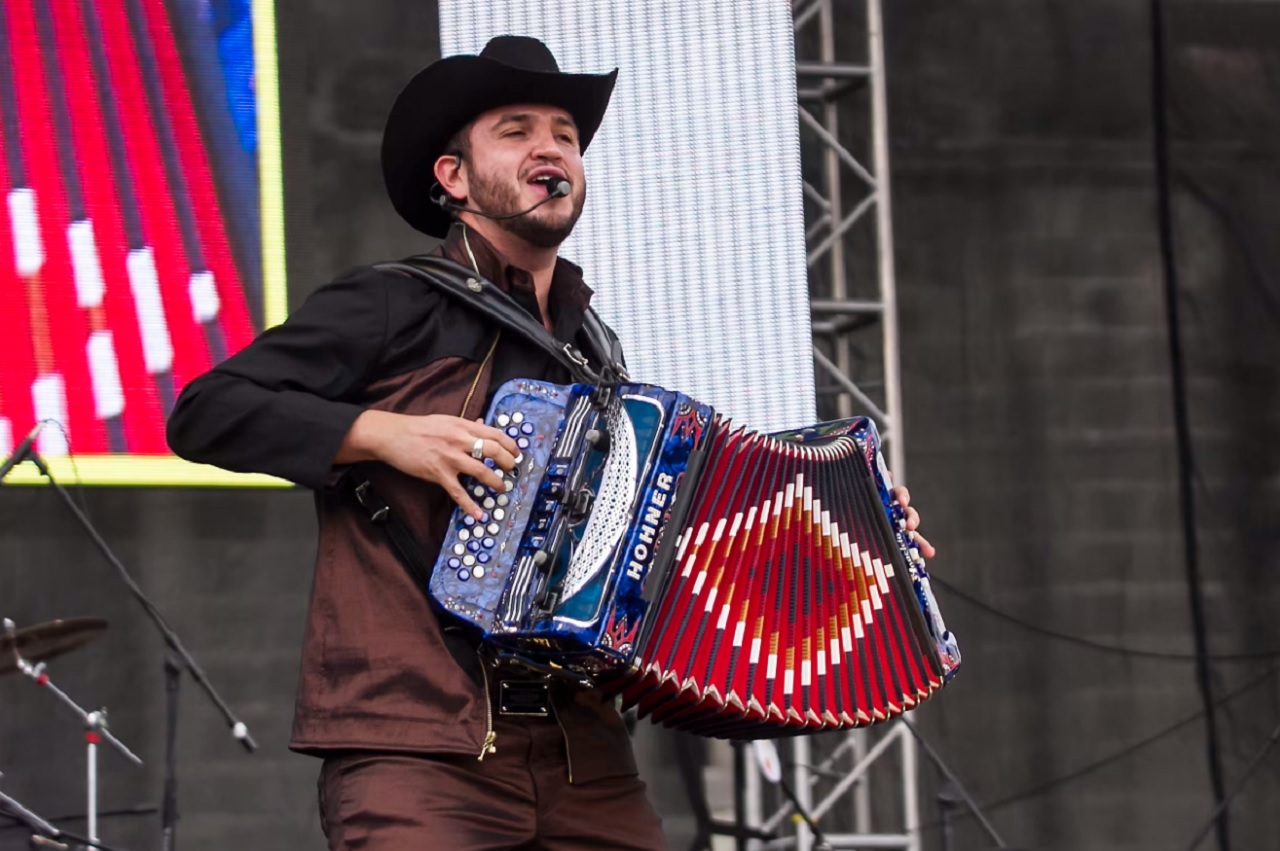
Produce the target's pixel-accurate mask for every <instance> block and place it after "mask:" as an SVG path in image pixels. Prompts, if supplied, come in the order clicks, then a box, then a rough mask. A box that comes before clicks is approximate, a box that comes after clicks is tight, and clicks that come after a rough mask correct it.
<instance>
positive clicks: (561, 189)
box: [547, 178, 572, 198]
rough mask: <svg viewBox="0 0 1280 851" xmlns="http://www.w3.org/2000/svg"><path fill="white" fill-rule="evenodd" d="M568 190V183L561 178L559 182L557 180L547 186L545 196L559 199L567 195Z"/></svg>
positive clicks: (569, 187)
mask: <svg viewBox="0 0 1280 851" xmlns="http://www.w3.org/2000/svg"><path fill="white" fill-rule="evenodd" d="M570 189H572V187H571V186H570V185H569V181H567V180H565V179H564V178H561V179H560V180H557V181H556V182H554V183H552V184H549V185H548V186H547V194H548V195H550V196H551V197H552V198H560V197H562V196H565V195H568V194H569V190H570Z"/></svg>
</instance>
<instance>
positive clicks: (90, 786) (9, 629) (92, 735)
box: [4, 618, 142, 842]
mask: <svg viewBox="0 0 1280 851" xmlns="http://www.w3.org/2000/svg"><path fill="white" fill-rule="evenodd" d="M4 631H5V634H6V635H8V636H9V638H10V639H11V640H12V641H13V659H14V663H15V664H16V665H17V667H18V671H19V672H21V673H22V674H23V675H24V676H26V677H28V678H30V679H31V681H32V682H34V683H35V684H36V685H38V686H41V687H43V688H46V689H48V690H49V691H50V692H51V693H52V694H53V696H54V697H56V698H57V699H58V700H59V701H60V702H61V703H62V704H63V705H64V706H66V707H67V708H68V709H70V710H71V711H72V712H74V713H75V714H76V715H77V716H78V717H79V718H80V722H81V723H82V724H84V743H85V771H86V781H87V782H86V789H87V795H88V798H87V801H86V807H85V813H86V814H87V816H88V825H87V828H86V829H87V830H88V832H89V839H91V840H93V841H94V842H97V841H98V744H99V743H100V742H103V741H105V742H107V744H109V745H111V746H112V747H114V748H115V749H116V750H118V751H119V752H120V753H121V754H122V755H123V756H124V757H125V758H126V759H128V760H129V761H130V762H132V763H133V764H134V765H142V760H141V759H139V758H138V756H137V754H135V753H134V752H133V751H131V750H129V748H128V747H126V746H125V744H124V742H122V741H120V740H119V739H117V738H116V737H115V736H114V735H113V734H112V732H111V731H110V730H109V729H107V710H106V709H98V710H95V711H93V712H89V711H88V710H86V709H84V708H82V707H81V706H80V704H78V703H76V702H75V701H74V700H72V699H71V696H70V695H68V694H67V693H66V692H65V691H63V690H62V689H60V688H58V687H57V686H56V685H54V683H53V680H52V679H51V678H50V676H49V670H48V668H47V667H46V666H45V663H44V662H40V663H38V664H35V665H33V664H31V663H30V662H28V661H27V660H26V659H25V658H23V656H22V653H21V652H20V651H19V650H18V643H17V632H16V631H15V624H14V622H13V621H11V620H9V619H8V618H5V619H4Z"/></svg>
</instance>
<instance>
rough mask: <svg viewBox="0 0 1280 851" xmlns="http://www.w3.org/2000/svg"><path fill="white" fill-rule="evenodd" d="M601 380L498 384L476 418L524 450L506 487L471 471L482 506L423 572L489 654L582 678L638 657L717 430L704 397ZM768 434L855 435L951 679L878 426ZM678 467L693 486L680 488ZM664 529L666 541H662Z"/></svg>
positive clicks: (812, 438)
mask: <svg viewBox="0 0 1280 851" xmlns="http://www.w3.org/2000/svg"><path fill="white" fill-rule="evenodd" d="M595 392H596V390H595V388H593V387H591V386H587V385H568V386H560V385H553V384H547V383H545V382H539V381H532V380H526V379H517V380H514V381H510V382H507V383H506V384H504V385H503V386H502V387H500V388H499V389H498V391H497V393H496V394H495V396H494V401H493V404H492V405H491V407H490V410H489V414H488V417H487V420H486V421H487V422H488V423H489V424H490V425H493V426H495V427H498V428H502V429H504V430H505V431H506V432H507V434H508V435H510V436H512V438H513V439H515V440H517V441H518V444H519V446H520V447H521V450H522V453H523V456H522V458H521V459H520V462H519V463H518V465H517V469H516V471H515V473H514V475H508V476H507V481H508V482H509V485H508V489H507V490H506V491H505V492H493V491H489V490H487V489H486V488H484V487H483V486H481V485H478V484H477V483H475V482H474V481H471V482H469V485H468V486H469V488H470V489H471V492H472V494H473V496H474V497H475V498H476V500H477V501H478V502H480V503H481V504H482V506H483V507H484V509H485V512H486V514H485V517H484V519H483V520H481V521H476V520H474V519H473V518H471V517H468V516H466V515H464V513H463V512H462V511H460V510H458V511H455V512H454V517H453V522H452V524H451V526H450V529H449V532H448V534H447V536H446V538H445V541H444V544H443V547H442V549H441V554H440V557H439V560H438V562H437V564H436V567H435V571H434V573H433V575H432V580H431V586H430V591H431V595H432V596H433V598H434V599H435V600H436V602H437V603H438V604H439V605H440V606H441V607H443V608H444V609H445V610H446V611H448V612H450V613H452V614H453V615H455V616H456V617H458V618H460V619H461V620H462V621H463V622H464V623H467V624H469V625H471V626H472V627H474V628H475V629H476V630H478V631H479V633H480V636H481V638H482V639H483V640H484V642H485V644H486V645H488V646H490V647H491V648H494V649H495V650H497V651H498V652H499V653H503V654H506V655H508V656H511V657H513V658H515V659H517V660H519V661H522V662H524V663H526V664H529V665H532V666H533V667H540V668H543V669H544V670H545V669H551V668H555V669H563V670H566V671H568V672H572V673H573V674H575V675H578V676H582V677H588V678H589V677H591V676H594V675H596V674H602V673H606V672H619V671H626V670H628V668H629V667H634V666H635V665H636V664H639V663H640V661H642V660H637V659H636V658H635V656H636V651H637V648H638V647H639V646H641V645H643V643H644V640H645V638H646V636H647V633H648V631H649V630H651V629H652V628H653V627H654V624H653V623H647V622H646V619H645V617H646V614H648V613H649V611H650V606H651V603H653V602H654V601H655V600H656V599H658V598H659V595H661V594H662V592H663V584H664V579H665V572H666V570H667V568H668V566H669V565H670V564H671V562H672V560H673V558H675V557H676V556H675V555H674V553H673V551H674V550H675V549H676V546H675V544H676V541H675V539H676V538H677V536H678V535H679V534H680V525H681V523H682V522H683V515H682V509H687V508H688V503H690V502H692V501H694V500H695V499H697V498H699V497H698V491H699V490H700V483H699V482H698V481H697V478H698V476H697V473H698V466H699V465H700V463H701V461H702V460H703V452H702V450H703V448H704V444H705V443H707V442H709V441H708V437H709V435H710V434H711V433H712V432H713V431H714V430H715V429H716V428H717V427H719V428H724V426H723V425H722V424H718V423H717V421H716V415H715V413H714V411H713V410H712V409H711V408H710V407H708V406H707V405H704V404H702V403H700V402H698V401H696V400H694V399H692V398H690V397H688V396H685V395H683V394H681V393H676V392H672V391H669V390H664V389H662V388H660V387H655V386H652V385H642V384H624V385H620V386H617V387H615V388H614V389H613V390H612V391H611V392H612V394H613V397H612V399H613V401H612V403H611V404H608V405H604V406H601V405H598V404H595V403H594V401H597V400H593V396H592V394H593V393H595ZM604 434H607V436H608V437H607V443H602V442H601V439H600V438H601V436H602V435H604ZM771 437H773V438H777V439H779V440H782V441H789V442H791V443H794V444H797V445H802V444H805V443H822V442H823V441H828V440H830V439H832V438H833V437H850V438H853V439H854V440H855V441H856V445H857V447H858V451H859V453H860V454H863V455H864V457H865V460H866V462H867V463H866V467H867V469H869V470H870V471H872V475H873V478H874V489H875V491H877V492H878V495H879V499H880V502H881V503H882V506H883V509H884V513H885V516H886V518H887V519H888V521H889V525H890V526H891V528H892V536H893V537H895V538H896V543H897V546H898V549H899V550H900V551H901V552H902V554H903V560H904V562H905V566H906V568H907V571H908V573H909V575H910V586H911V588H912V589H913V590H914V596H915V597H916V598H917V602H918V604H919V610H918V612H916V613H913V617H918V616H923V628H924V629H925V631H926V633H927V639H926V643H927V644H931V645H932V646H933V648H934V650H935V651H936V654H937V658H938V660H939V662H940V667H941V672H942V674H943V676H945V677H948V678H949V677H950V676H951V674H952V673H954V671H955V669H956V667H957V666H958V665H959V661H960V653H959V648H958V646H957V645H956V642H955V639H954V637H953V636H952V635H951V633H950V632H948V631H947V629H946V626H945V624H944V623H943V621H942V617H941V614H940V612H939V610H938V607H937V603H936V601H935V600H934V598H933V593H932V590H931V589H930V584H929V577H928V573H927V572H926V570H925V568H924V559H923V558H922V557H921V556H920V555H919V552H918V550H917V548H916V546H915V543H914V542H913V541H912V540H911V539H910V536H908V535H907V534H906V532H905V531H904V530H903V528H902V526H903V524H902V520H903V515H902V511H901V508H900V507H899V506H898V504H897V503H896V502H895V501H894V500H893V498H892V495H891V489H892V481H891V479H890V477H889V471H888V470H887V469H886V468H885V465H884V461H883V457H882V455H881V453H880V441H879V435H878V434H877V432H876V429H875V426H874V424H873V423H872V422H871V421H870V420H869V419H866V418H855V419H850V420H840V421H836V422H830V423H822V424H819V425H816V426H813V427H810V428H806V429H801V430H797V431H791V432H783V433H779V434H776V435H772V436H771ZM686 477H688V479H690V480H692V484H691V486H688V487H686V488H685V489H684V490H681V489H680V486H681V484H682V482H683V483H685V484H689V482H688V481H686ZM720 484H721V485H723V483H720ZM711 487H713V488H714V487H715V486H711ZM677 492H679V500H678V501H677V500H676V499H675V497H676V495H677ZM673 501H675V502H678V505H677V506H676V508H675V509H674V510H673V508H672V504H673ZM669 525H674V526H676V528H675V529H672V530H667V528H666V527H667V526H669ZM668 531H669V537H670V538H671V539H672V541H671V543H670V544H669V545H667V546H665V547H663V546H660V544H661V542H662V540H663V536H664V532H668ZM655 564H656V565H657V567H658V573H657V574H656V575H655V576H653V577H650V573H651V571H654V569H655ZM647 579H648V580H649V581H648V582H646V580H647ZM651 620H652V619H651Z"/></svg>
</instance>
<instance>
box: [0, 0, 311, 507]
mask: <svg viewBox="0 0 1280 851" xmlns="http://www.w3.org/2000/svg"><path fill="white" fill-rule="evenodd" d="M274 45H275V35H274V22H273V19H272V8H271V2H270V0H3V3H2V4H0V149H2V154H3V155H2V156H0V188H2V189H3V191H4V193H5V203H4V204H3V205H2V209H0V454H2V455H6V456H7V455H8V454H9V452H10V451H11V449H12V447H13V446H14V445H15V444H17V443H18V442H19V441H21V440H22V438H23V437H24V436H25V435H26V434H27V433H28V431H29V430H30V429H31V428H32V426H33V424H34V423H36V422H37V421H49V424H48V425H46V426H45V427H44V428H43V430H42V431H41V433H40V436H39V439H38V442H37V444H36V446H37V449H38V451H39V452H40V454H41V456H42V457H43V458H45V459H46V460H47V461H48V462H50V466H51V467H52V468H53V469H54V474H55V475H57V476H59V477H62V476H66V477H69V478H76V479H78V480H80V481H87V482H95V483H120V484H159V483H212V482H234V483H237V484H248V483H255V482H264V481H267V480H266V479H265V477H245V476H230V475H229V474H224V473H221V472H220V471H217V470H214V469H212V468H207V467H199V466H195V465H189V464H186V463H184V462H181V461H179V460H177V459H175V458H173V457H172V456H171V455H169V453H168V449H167V447H166V445H165V440H164V422H165V416H166V414H167V413H168V411H169V410H170V409H171V408H172V405H173V402H174V400H175V398H176V396H177V394H178V392H179V391H180V390H181V388H182V387H183V386H184V385H185V384H186V383H187V382H188V381H190V380H191V379H192V378H194V377H195V376H196V375H199V374H200V373H202V372H204V371H206V370H207V369H209V367H211V366H212V365H213V364H214V363H216V362H218V361H220V360H222V359H223V358H225V357H226V356H228V355H229V354H232V353H234V352H235V351H237V350H239V349H240V348H241V347H243V346H244V345H245V344H246V343H248V342H249V341H250V340H251V339H252V338H253V337H254V336H255V335H256V334H257V333H258V332H259V331H261V330H262V329H263V328H265V327H267V326H270V325H272V324H276V323H278V322H280V321H281V320H282V319H283V314H284V306H285V304H286V299H285V290H284V275H283V253H282V251H283V249H282V245H283V243H282V239H281V237H282V230H283V226H282V209H281V188H280V168H279V133H278V120H277V113H278V109H277V103H276V92H277V86H276V77H275V54H274V50H275V46H274ZM73 459H74V464H72V463H71V461H72V460H73ZM35 478H36V471H35V469H34V467H33V466H31V465H22V466H20V467H19V468H18V469H17V470H15V471H14V473H13V474H11V477H10V481H24V480H25V481H30V480H33V479H35Z"/></svg>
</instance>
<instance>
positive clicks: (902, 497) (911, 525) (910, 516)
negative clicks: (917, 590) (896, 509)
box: [893, 485, 938, 558]
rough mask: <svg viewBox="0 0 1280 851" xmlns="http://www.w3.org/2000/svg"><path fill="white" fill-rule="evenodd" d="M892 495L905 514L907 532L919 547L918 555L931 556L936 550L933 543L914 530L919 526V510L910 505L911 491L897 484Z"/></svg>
mask: <svg viewBox="0 0 1280 851" xmlns="http://www.w3.org/2000/svg"><path fill="white" fill-rule="evenodd" d="M893 495H894V497H895V498H896V499H897V500H898V505H901V506H902V510H903V512H904V513H905V514H906V515H907V533H908V534H910V535H911V537H912V539H913V540H915V542H916V545H917V546H918V547H920V555H922V556H924V557H925V558H933V557H934V556H935V555H937V554H938V551H937V550H935V549H934V548H933V544H931V543H929V541H928V540H927V539H926V538H925V536H924V535H921V534H920V533H919V532H917V531H916V529H917V528H919V526H920V512H919V511H916V510H915V509H914V508H912V507H911V492H910V491H909V490H907V489H906V487H905V486H903V485H898V486H897V487H896V488H894V489H893Z"/></svg>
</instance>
